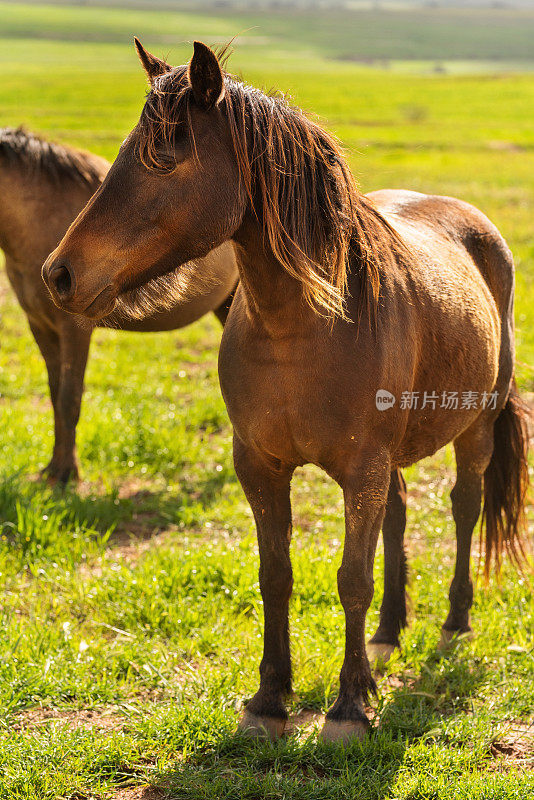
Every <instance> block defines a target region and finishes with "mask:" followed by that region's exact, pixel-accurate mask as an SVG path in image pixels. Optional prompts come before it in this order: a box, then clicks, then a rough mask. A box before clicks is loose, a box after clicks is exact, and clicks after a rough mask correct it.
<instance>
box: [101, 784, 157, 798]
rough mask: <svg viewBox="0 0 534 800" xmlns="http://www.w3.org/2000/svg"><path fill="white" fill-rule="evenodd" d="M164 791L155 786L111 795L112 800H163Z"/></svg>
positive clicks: (121, 791)
mask: <svg viewBox="0 0 534 800" xmlns="http://www.w3.org/2000/svg"><path fill="white" fill-rule="evenodd" d="M162 797H163V791H162V790H161V789H156V788H155V787H154V786H140V787H138V788H137V789H121V790H120V791H119V792H117V794H114V795H111V798H110V800H161V798H162Z"/></svg>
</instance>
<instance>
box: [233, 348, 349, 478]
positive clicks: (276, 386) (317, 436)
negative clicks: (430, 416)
mask: <svg viewBox="0 0 534 800" xmlns="http://www.w3.org/2000/svg"><path fill="white" fill-rule="evenodd" d="M225 338H226V335H225ZM325 359H326V356H325V354H324V353H323V352H322V350H321V349H315V348H313V347H310V344H309V342H306V341H302V342H299V341H292V342H291V344H290V345H287V346H285V345H282V344H278V345H277V346H276V347H275V348H273V347H271V346H269V347H265V346H261V345H260V346H257V347H256V348H253V347H251V346H250V342H249V345H248V347H246V348H243V349H241V350H238V352H237V353H236V351H234V352H233V358H232V362H231V366H230V367H228V366H227V365H226V364H228V363H229V362H227V360H226V359H225V348H224V347H223V348H222V350H221V360H220V376H221V386H222V389H223V394H224V397H225V401H226V404H227V407H228V411H229V414H230V418H231V420H232V423H233V425H234V428H235V431H236V433H237V435H238V436H239V438H240V439H241V440H242V441H243V442H246V443H248V444H250V445H252V446H253V447H255V448H256V449H259V450H261V451H263V452H264V453H266V454H268V455H270V456H272V457H273V458H276V459H278V460H280V461H282V462H285V463H290V464H303V463H317V464H321V463H328V462H329V461H330V460H331V459H330V457H329V452H330V450H331V447H332V442H336V441H337V442H339V435H340V431H341V430H342V429H344V428H345V427H346V425H347V422H348V421H349V420H350V419H351V418H353V416H354V415H353V413H352V411H351V409H350V408H349V407H348V406H351V405H352V404H353V401H354V394H353V393H352V394H351V393H349V392H345V391H344V390H343V386H342V382H343V376H340V374H339V371H338V370H336V369H334V368H332V369H326V370H325ZM348 397H350V398H351V401H350V403H349V402H348V400H347V398H348Z"/></svg>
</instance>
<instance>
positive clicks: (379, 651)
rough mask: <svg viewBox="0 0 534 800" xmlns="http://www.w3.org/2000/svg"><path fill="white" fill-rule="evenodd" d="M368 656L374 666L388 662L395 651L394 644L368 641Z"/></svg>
mask: <svg viewBox="0 0 534 800" xmlns="http://www.w3.org/2000/svg"><path fill="white" fill-rule="evenodd" d="M366 650H367V658H368V659H369V664H370V665H371V666H372V667H377V666H378V667H379V666H381V665H383V664H387V662H388V661H389V659H390V658H391V656H392V655H393V653H394V652H395V645H394V644H379V643H375V642H367V647H366Z"/></svg>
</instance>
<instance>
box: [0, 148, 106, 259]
mask: <svg viewBox="0 0 534 800" xmlns="http://www.w3.org/2000/svg"><path fill="white" fill-rule="evenodd" d="M81 194H82V195H83V196H80V195H81ZM90 194H91V193H90V191H84V192H82V193H81V189H80V187H78V186H75V185H74V184H73V185H72V187H70V186H61V187H58V186H56V185H54V184H53V183H52V182H50V181H48V180H47V179H45V178H44V177H41V176H39V175H38V174H33V175H32V174H29V172H28V171H27V170H26V169H24V168H20V169H17V167H16V166H15V165H13V164H10V165H6V164H3V163H1V162H0V198H1V202H0V248H2V250H4V252H5V253H6V254H8V255H9V256H11V258H13V259H14V260H15V261H17V262H21V263H24V262H28V261H31V260H32V259H35V258H38V259H40V258H42V257H46V255H47V254H48V253H49V252H50V251H51V250H53V249H54V247H55V246H56V245H57V243H58V242H59V241H60V239H61V238H62V236H63V234H64V233H65V231H66V229H67V228H68V226H69V225H70V223H71V222H72V221H73V219H74V217H75V216H76V214H77V213H78V211H79V210H80V209H81V208H82V207H83V205H84V204H85V202H86V201H87V200H88V199H89V197H90Z"/></svg>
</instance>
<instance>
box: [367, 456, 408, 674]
mask: <svg viewBox="0 0 534 800" xmlns="http://www.w3.org/2000/svg"><path fill="white" fill-rule="evenodd" d="M405 528H406V482H405V480H404V477H403V475H402V472H401V471H400V469H396V470H393V471H392V473H391V480H390V483H389V492H388V499H387V504H386V513H385V516H384V522H383V525H382V536H383V539H384V596H383V599H382V605H381V606H380V622H379V625H378V628H377V631H376V633H375V635H374V636H373V637H372V639H370V640H369V642H368V643H367V656H368V658H369V662H370V663H371V665H372V664H373V663H375V662H379V663H380V662H385V661H387V660H388V659H389V657H390V656H391V654H392V653H393V651H394V649H395V648H396V647H398V646H399V633H400V632H401V630H402V628H404V627H405V625H406V554H405V552H404V531H405Z"/></svg>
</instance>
